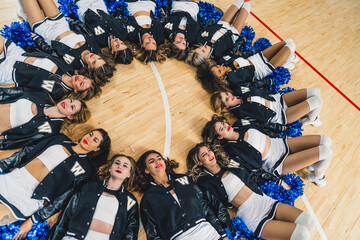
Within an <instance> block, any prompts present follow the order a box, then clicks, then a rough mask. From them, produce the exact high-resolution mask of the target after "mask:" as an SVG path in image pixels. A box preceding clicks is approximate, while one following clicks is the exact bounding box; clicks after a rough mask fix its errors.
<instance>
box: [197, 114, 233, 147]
mask: <svg viewBox="0 0 360 240" xmlns="http://www.w3.org/2000/svg"><path fill="white" fill-rule="evenodd" d="M217 122H227V121H226V119H225V118H224V117H219V116H218V115H216V114H214V115H213V116H212V118H211V120H210V121H208V122H207V123H206V124H205V127H204V128H203V130H202V132H201V137H202V138H203V141H204V142H205V143H207V144H209V145H210V146H211V147H212V148H214V149H216V148H217V147H219V146H221V145H223V143H224V142H226V140H224V139H219V138H218V137H219V136H220V135H219V134H218V133H217V132H216V130H215V124H216V123H217Z"/></svg>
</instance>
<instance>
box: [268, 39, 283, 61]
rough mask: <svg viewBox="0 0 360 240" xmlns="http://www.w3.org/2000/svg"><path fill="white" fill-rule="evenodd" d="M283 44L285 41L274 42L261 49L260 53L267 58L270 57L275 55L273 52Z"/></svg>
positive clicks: (278, 49)
mask: <svg viewBox="0 0 360 240" xmlns="http://www.w3.org/2000/svg"><path fill="white" fill-rule="evenodd" d="M285 44H286V43H285V42H284V41H281V42H278V43H276V44H274V45H272V46H270V47H268V48H266V49H264V50H263V51H262V53H263V54H264V56H265V57H266V58H267V59H271V58H272V57H274V56H275V54H276V53H277V52H278V51H280V49H281V48H282V47H284V46H285Z"/></svg>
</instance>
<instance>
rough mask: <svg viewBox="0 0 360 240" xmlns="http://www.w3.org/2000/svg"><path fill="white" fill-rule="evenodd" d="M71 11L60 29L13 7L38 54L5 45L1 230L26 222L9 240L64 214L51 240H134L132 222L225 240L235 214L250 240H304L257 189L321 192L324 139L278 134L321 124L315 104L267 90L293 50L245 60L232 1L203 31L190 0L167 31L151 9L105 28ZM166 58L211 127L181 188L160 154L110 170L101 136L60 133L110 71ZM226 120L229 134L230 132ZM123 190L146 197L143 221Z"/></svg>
mask: <svg viewBox="0 0 360 240" xmlns="http://www.w3.org/2000/svg"><path fill="white" fill-rule="evenodd" d="M75 3H76V4H77V6H78V10H77V11H78V15H79V19H77V20H74V19H66V18H65V17H64V15H63V14H62V13H60V12H59V9H58V8H57V6H56V4H55V3H54V2H53V0H23V1H20V5H21V8H20V9H19V10H18V15H21V16H22V17H23V18H25V19H27V20H28V21H29V24H30V27H31V30H32V32H33V40H34V42H35V44H36V46H37V50H36V51H25V50H23V49H22V48H21V47H19V46H16V44H15V43H13V42H11V41H10V40H8V39H5V38H4V37H1V38H0V53H1V54H0V66H1V72H0V84H1V88H0V89H1V91H0V112H1V114H0V133H1V136H0V149H1V150H7V149H16V148H21V150H19V151H18V152H16V153H14V154H13V155H11V156H9V157H7V158H4V159H1V160H0V172H2V174H1V175H0V225H2V226H3V225H7V224H10V223H13V222H16V221H18V220H23V221H24V222H23V223H22V225H21V226H20V230H19V232H18V233H17V234H16V235H15V236H14V238H13V239H22V238H25V237H26V235H27V234H28V232H29V231H30V230H31V227H32V226H33V224H34V223H37V222H38V221H44V220H46V219H48V218H49V217H51V216H52V215H54V214H55V213H57V212H59V211H60V210H62V212H61V214H60V216H59V217H58V220H57V222H56V224H55V225H54V226H53V227H52V228H51V231H50V233H49V236H48V239H63V240H73V239H88V240H89V239H97V240H105V239H137V237H138V231H139V210H138V209H140V216H141V221H142V224H143V226H144V229H145V232H146V235H147V237H148V239H176V240H183V239H228V236H227V234H226V231H225V228H227V229H229V231H230V233H231V232H233V231H234V227H233V225H232V223H231V220H230V216H229V213H228V211H227V208H233V207H235V208H236V209H237V211H236V215H237V216H238V217H240V218H241V219H242V220H243V222H244V223H245V224H246V226H247V227H248V229H250V230H251V231H252V232H253V233H254V236H255V237H261V238H264V239H291V240H299V239H301V240H304V239H310V232H311V231H312V230H313V228H314V226H315V224H314V219H313V218H312V217H311V215H310V214H308V213H306V212H303V211H302V210H300V209H298V208H296V207H294V206H290V205H287V204H284V203H280V202H279V201H276V200H274V199H272V198H270V197H268V196H266V195H265V194H263V193H262V191H261V190H260V188H259V184H261V183H263V182H266V181H268V180H271V181H274V182H276V183H277V184H279V185H281V186H282V187H283V188H284V189H286V190H288V189H290V186H289V185H288V184H286V183H285V182H283V181H282V180H281V178H280V177H281V176H282V175H284V174H287V173H292V172H295V171H297V170H300V169H302V168H305V167H307V169H308V170H309V171H310V173H308V174H307V175H306V179H307V180H308V181H310V182H313V183H315V184H316V185H317V186H319V187H322V186H325V185H326V181H325V171H326V170H327V168H328V167H329V165H330V161H331V157H332V151H331V148H330V146H331V139H330V138H329V137H327V136H323V135H309V136H300V137H286V136H284V135H283V134H280V133H279V131H282V130H285V129H286V127H287V126H286V124H289V123H293V122H295V121H297V120H301V122H302V123H303V124H304V125H307V124H311V125H313V126H319V125H320V124H321V121H320V120H319V113H320V110H321V107H322V99H321V97H320V91H319V90H318V89H316V88H307V89H300V90H295V91H292V92H288V93H284V94H280V93H277V92H274V91H270V90H267V88H266V86H268V85H269V84H272V83H271V81H270V82H269V81H263V80H262V79H263V78H264V77H265V76H267V75H269V74H270V73H272V72H273V71H274V69H275V68H276V67H281V66H283V67H286V68H288V69H289V70H291V69H292V68H294V63H296V62H297V61H298V57H297V56H296V55H295V44H294V42H293V41H292V40H291V39H287V40H284V41H281V42H279V43H276V44H274V45H272V46H270V47H268V48H266V49H264V50H262V51H249V52H246V51H245V52H240V51H239V48H240V46H241V45H243V44H244V43H245V41H246V39H244V38H243V37H241V36H240V32H241V31H242V29H243V27H244V26H245V23H246V21H247V17H248V15H249V13H250V9H251V5H250V2H249V1H243V0H236V1H235V2H234V3H233V4H232V5H231V6H230V7H229V8H228V9H227V10H226V11H225V13H224V14H223V16H222V17H221V19H220V20H219V21H218V22H212V23H211V24H208V25H203V24H202V23H200V21H199V17H198V13H199V3H198V2H196V1H191V0H179V1H176V0H174V1H173V2H172V3H171V8H170V9H166V11H164V15H165V17H164V18H163V19H162V21H160V20H159V19H158V18H155V17H154V14H153V13H154V12H155V7H156V2H154V1H150V0H140V1H136V0H131V1H130V0H129V1H126V3H127V9H128V11H129V14H130V16H129V17H127V18H126V19H121V18H117V17H114V16H112V15H111V14H109V13H108V10H107V7H106V5H105V3H104V2H103V1H102V0H77V1H75ZM165 13H166V14H165ZM67 20H68V21H67ZM69 23H70V24H69ZM165 39H166V40H165ZM165 56H167V57H169V58H176V59H178V60H184V61H185V62H186V63H188V64H189V65H191V66H194V67H196V68H197V72H196V78H197V80H199V81H200V83H201V84H202V86H203V88H204V89H205V90H206V91H208V92H209V93H212V94H213V95H212V97H211V101H210V102H211V107H212V108H213V110H214V111H215V112H216V113H217V114H218V115H214V116H213V117H212V119H211V120H210V121H209V122H207V123H206V125H205V127H204V129H203V130H202V134H201V136H202V139H203V142H201V143H198V144H196V146H194V147H193V148H192V149H191V150H190V151H189V153H188V156H187V168H188V172H187V175H185V174H176V173H175V171H174V170H175V169H176V167H178V163H177V162H176V161H174V160H170V159H169V158H167V157H163V156H162V154H161V153H159V152H157V151H155V150H149V151H146V152H145V153H143V154H142V155H141V157H140V158H139V159H138V160H137V161H136V162H135V161H134V159H133V158H132V157H131V156H126V155H122V154H115V155H114V156H113V157H112V158H111V159H110V160H108V159H107V158H108V155H109V152H110V142H111V140H110V138H109V135H108V133H107V132H106V131H105V130H103V129H94V130H92V131H91V132H89V133H87V134H86V135H84V136H83V137H82V138H81V139H80V140H79V141H77V142H72V141H71V140H70V138H68V137H67V136H66V135H64V134H60V133H59V131H60V129H61V127H64V126H66V128H68V127H69V126H71V125H72V124H76V123H83V122H86V121H87V120H88V119H89V117H90V112H89V110H88V108H87V106H86V104H85V102H84V100H89V99H91V98H92V97H94V96H97V95H99V94H100V93H101V87H103V86H104V85H105V84H106V83H107V82H108V81H109V80H108V79H109V78H111V77H112V76H113V72H114V70H115V64H130V63H131V62H132V60H133V58H134V57H135V58H136V59H138V60H139V61H141V62H143V63H145V64H146V63H148V62H150V61H158V62H161V61H163V60H165ZM225 117H233V118H236V119H237V121H236V122H235V123H234V124H233V125H232V126H231V125H230V124H229V123H228V121H227V119H226V118H225ZM15 189H16V191H15ZM130 190H135V191H138V192H140V193H144V195H143V197H142V199H141V203H140V207H138V203H137V200H136V198H135V197H134V196H133V194H132V193H130V192H129V191H130Z"/></svg>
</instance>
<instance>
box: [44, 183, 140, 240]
mask: <svg viewBox="0 0 360 240" xmlns="http://www.w3.org/2000/svg"><path fill="white" fill-rule="evenodd" d="M103 192H109V193H111V194H113V195H115V197H116V198H117V200H118V202H119V205H118V206H119V207H118V210H117V213H116V217H115V222H114V225H113V228H112V232H111V234H110V238H109V239H110V240H115V239H126V240H137V235H138V231H139V212H138V204H137V201H136V199H135V197H134V195H132V194H131V193H130V192H128V191H127V190H125V189H124V187H123V186H122V187H121V189H120V190H119V191H110V190H107V189H106V188H105V187H104V183H103V182H100V181H91V182H88V183H86V184H84V186H83V187H82V188H81V190H80V191H78V192H77V193H75V194H74V195H73V196H72V197H71V199H70V201H69V203H68V205H67V206H66V208H65V209H64V211H63V212H62V213H61V215H60V217H59V220H58V221H57V223H56V225H55V226H54V227H53V229H52V231H51V233H50V235H49V238H48V239H49V240H60V239H62V238H63V237H64V236H65V235H68V236H72V237H74V238H76V239H84V238H85V237H86V234H87V232H88V230H89V227H90V224H91V220H92V219H93V216H94V213H95V210H96V206H97V202H98V200H99V198H100V196H101V195H102V193H103Z"/></svg>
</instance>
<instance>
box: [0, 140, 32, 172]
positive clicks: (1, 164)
mask: <svg viewBox="0 0 360 240" xmlns="http://www.w3.org/2000/svg"><path fill="white" fill-rule="evenodd" d="M34 147H35V145H32V146H26V147H24V148H23V149H21V150H20V151H18V152H16V153H14V154H13V155H11V156H10V157H7V158H3V159H1V160H0V172H6V171H9V170H10V169H11V168H14V167H16V166H18V165H19V164H20V163H21V162H23V161H26V155H27V154H28V153H29V152H30V151H31V150H32V149H34Z"/></svg>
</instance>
